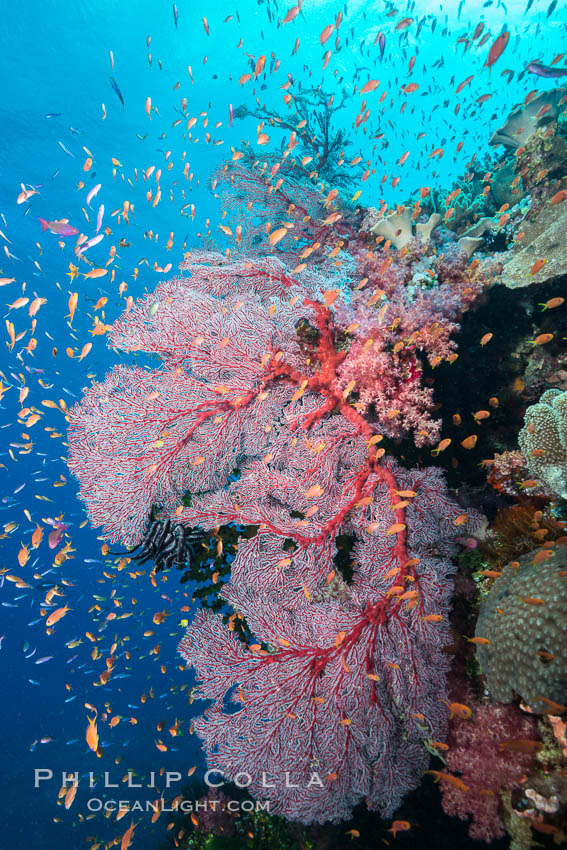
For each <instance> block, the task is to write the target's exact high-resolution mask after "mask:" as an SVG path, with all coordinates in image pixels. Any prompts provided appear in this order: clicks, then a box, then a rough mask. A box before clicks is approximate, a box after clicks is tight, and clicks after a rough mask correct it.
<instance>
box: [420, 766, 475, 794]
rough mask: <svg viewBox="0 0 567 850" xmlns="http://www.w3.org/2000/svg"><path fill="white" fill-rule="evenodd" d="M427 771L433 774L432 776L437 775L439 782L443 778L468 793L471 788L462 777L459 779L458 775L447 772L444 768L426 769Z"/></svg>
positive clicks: (436, 778)
mask: <svg viewBox="0 0 567 850" xmlns="http://www.w3.org/2000/svg"><path fill="white" fill-rule="evenodd" d="M425 772H426V773H429V774H431V776H434V777H435V781H436V782H439V781H440V780H441V779H443V781H444V782H448V783H449V784H450V785H453V786H454V787H455V788H457V789H458V790H459V791H463V793H466V792H467V791H468V790H469V786H468V785H465V783H464V782H463V780H462V779H459V777H458V776H453V774H452V773H445V772H444V771H442V770H426V771H425Z"/></svg>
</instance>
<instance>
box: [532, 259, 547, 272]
mask: <svg viewBox="0 0 567 850" xmlns="http://www.w3.org/2000/svg"><path fill="white" fill-rule="evenodd" d="M546 263H547V260H544V259H542V260H536V261H535V263H534V264H533V266H532V267H531V269H530V274H531V275H534V274H537V273H538V272H539V271H540V270H541V269H542V268H543V267H544V266H545V264H546Z"/></svg>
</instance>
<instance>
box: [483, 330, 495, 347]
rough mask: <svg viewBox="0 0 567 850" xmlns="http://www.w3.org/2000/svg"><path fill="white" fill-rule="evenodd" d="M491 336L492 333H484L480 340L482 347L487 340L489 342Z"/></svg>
mask: <svg viewBox="0 0 567 850" xmlns="http://www.w3.org/2000/svg"><path fill="white" fill-rule="evenodd" d="M493 336H494V334H493V333H487V334H484V336H483V337H482V338H481V340H480V344H481V345H482V346H483V347H484V346H485V345H486V344H487V342H490V340H491V339H492V337H493Z"/></svg>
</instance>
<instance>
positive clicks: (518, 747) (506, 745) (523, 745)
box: [498, 738, 543, 755]
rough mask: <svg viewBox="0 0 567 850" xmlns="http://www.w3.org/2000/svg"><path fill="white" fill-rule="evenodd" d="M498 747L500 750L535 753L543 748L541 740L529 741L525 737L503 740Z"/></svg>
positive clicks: (527, 753)
mask: <svg viewBox="0 0 567 850" xmlns="http://www.w3.org/2000/svg"><path fill="white" fill-rule="evenodd" d="M498 749H499V750H500V752H509V753H525V754H526V755H536V753H539V752H540V750H541V749H543V744H542V743H541V741H531V740H528V739H525V738H520V739H518V740H510V741H503V742H502V743H501V744H500V746H499V747H498Z"/></svg>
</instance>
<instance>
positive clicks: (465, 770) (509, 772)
mask: <svg viewBox="0 0 567 850" xmlns="http://www.w3.org/2000/svg"><path fill="white" fill-rule="evenodd" d="M522 741H524V742H530V741H531V742H533V744H534V749H533V752H532V753H531V754H530V752H529V748H526V749H527V750H528V751H527V752H522V747H518V748H515V746H514V744H515V743H516V742H518V743H519V744H521V742H522ZM447 743H448V745H449V749H448V751H447V754H446V760H447V767H448V769H449V771H452V772H453V774H454V773H459V774H460V777H459V780H458V781H455V780H453V781H452V779H453V777H452V775H451V774H450V773H448V772H441V775H440V777H439V779H440V783H441V792H442V805H443V810H444V811H445V812H446V813H447V814H448V815H453V816H457V817H459V818H460V819H461V820H468V819H469V818H470V826H469V834H470V836H471V838H475V839H477V840H478V841H485V842H487V843H489V842H491V841H492V840H493V839H495V838H501V837H502V836H503V835H505V833H506V830H505V827H504V822H503V819H502V800H501V798H502V796H503V795H505V794H506V792H511V791H513V790H515V789H517V788H519V787H520V784H521V780H522V777H523V775H524V774H525V772H526V769H527V768H528V767H529V766H530V765H531V764H532V763H533V759H534V754H535V752H537V747H538V743H537V726H536V724H535V722H534V720H533V718H531V717H529V716H528V715H526V714H523V713H522V712H521V711H519V710H518V709H517V708H516V707H515V706H503V705H477V706H475V711H474V717H473V718H472V719H470V720H466V719H465V720H463V719H459V718H454V719H453V721H452V723H451V729H450V733H449V737H448V739H447Z"/></svg>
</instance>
